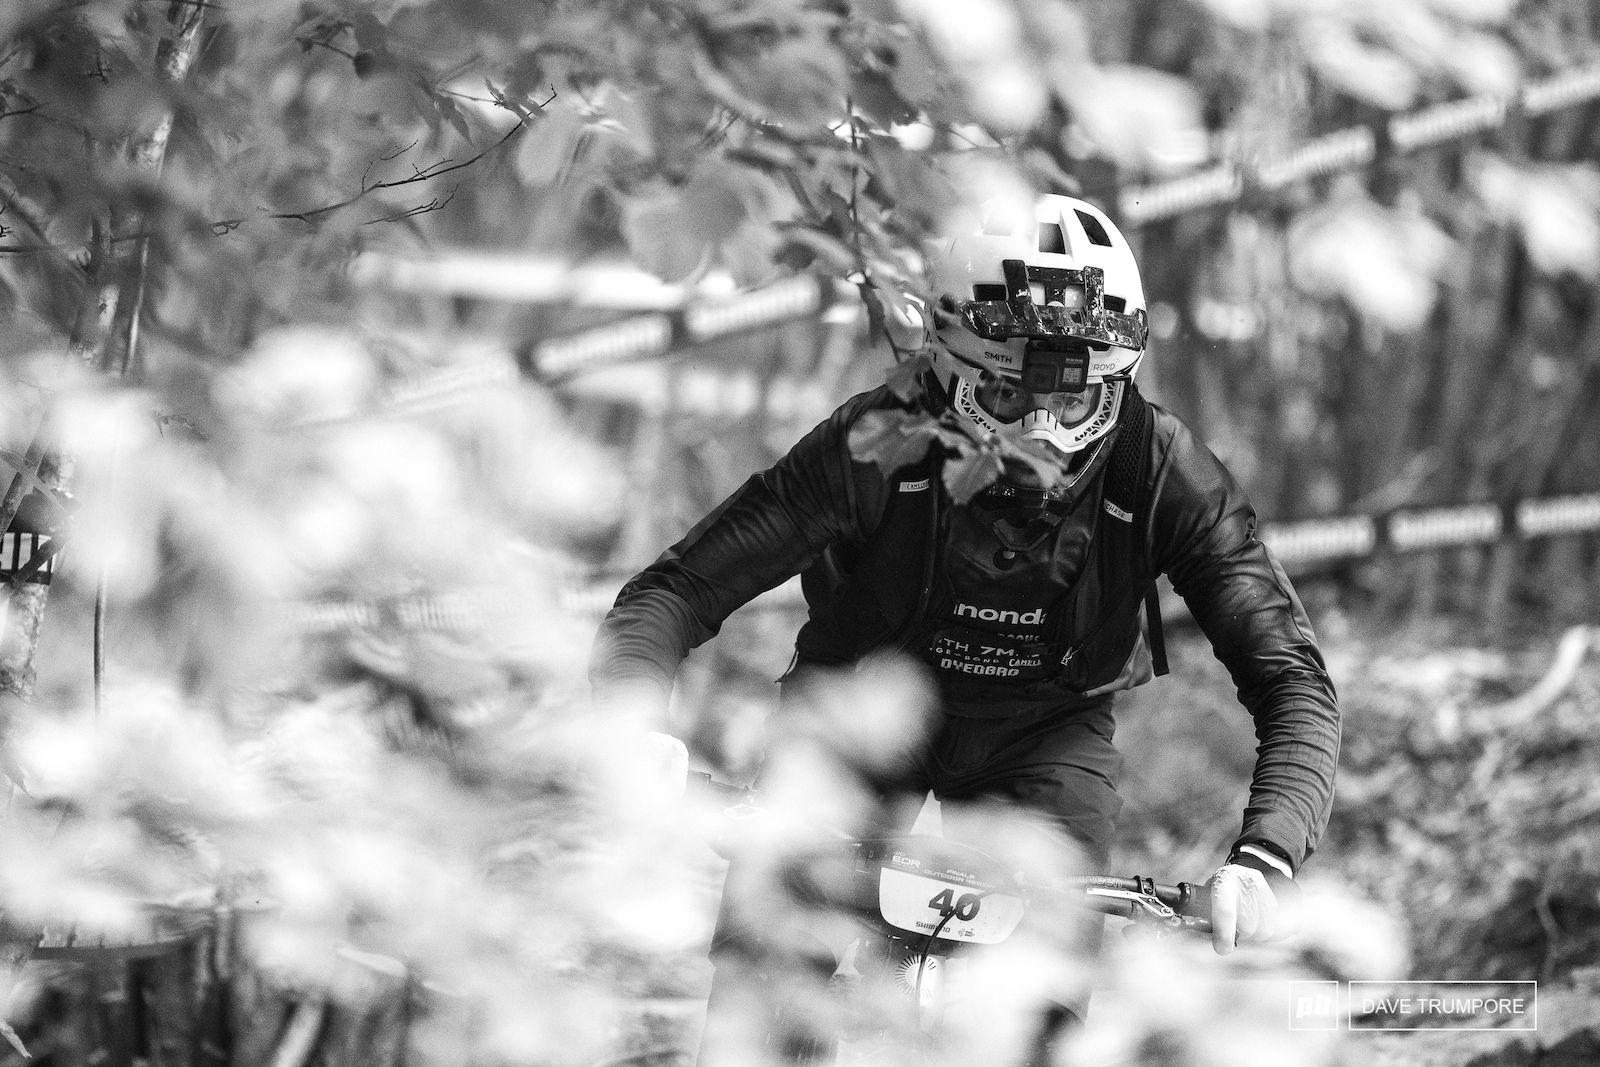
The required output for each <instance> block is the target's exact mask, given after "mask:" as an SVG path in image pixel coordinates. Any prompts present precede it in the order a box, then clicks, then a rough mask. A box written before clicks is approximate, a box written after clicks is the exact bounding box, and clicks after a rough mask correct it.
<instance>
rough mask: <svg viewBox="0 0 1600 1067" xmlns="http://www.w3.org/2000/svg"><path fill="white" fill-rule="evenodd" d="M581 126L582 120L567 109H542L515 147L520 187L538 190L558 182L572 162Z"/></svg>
mask: <svg viewBox="0 0 1600 1067" xmlns="http://www.w3.org/2000/svg"><path fill="white" fill-rule="evenodd" d="M583 125H584V120H583V116H581V115H579V114H578V113H577V112H576V111H575V110H573V109H572V108H570V107H565V106H562V105H561V104H559V103H556V104H551V105H550V106H549V107H547V108H545V109H544V114H543V115H542V116H541V117H540V118H539V119H538V120H537V121H536V122H535V123H534V125H533V127H532V128H531V129H529V130H528V131H527V132H526V133H525V134H523V136H522V143H521V144H519V145H517V154H516V159H515V163H516V168H517V173H518V174H519V175H521V177H522V181H523V183H524V184H526V185H530V186H534V187H538V186H543V185H549V184H550V183H552V182H554V181H555V180H556V179H557V178H559V177H560V176H561V174H562V173H563V172H564V171H565V170H566V169H567V167H568V166H569V165H570V164H571V162H572V160H573V156H574V154H575V151H576V149H577V145H578V135H579V133H580V132H581V131H582V129H583Z"/></svg>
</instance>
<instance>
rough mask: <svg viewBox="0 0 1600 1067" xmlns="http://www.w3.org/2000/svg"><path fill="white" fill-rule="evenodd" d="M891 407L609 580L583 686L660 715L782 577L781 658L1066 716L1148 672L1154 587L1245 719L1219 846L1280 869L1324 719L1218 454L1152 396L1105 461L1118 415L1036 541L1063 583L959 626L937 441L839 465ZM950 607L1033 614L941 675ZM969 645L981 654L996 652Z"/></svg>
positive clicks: (810, 438) (1329, 769)
mask: <svg viewBox="0 0 1600 1067" xmlns="http://www.w3.org/2000/svg"><path fill="white" fill-rule="evenodd" d="M903 406H904V404H903V402H902V401H900V400H898V399H897V398H896V397H895V396H894V395H893V393H891V392H890V391H889V390H888V389H887V388H880V389H877V390H874V391H872V392H869V393H864V394H861V395H860V396H856V397H854V398H852V399H851V400H849V401H847V402H846V403H845V404H844V405H842V406H841V407H840V408H839V409H838V410H837V411H835V412H834V413H833V415H832V416H830V417H829V418H828V419H827V420H826V421H825V422H823V423H822V424H821V425H819V426H817V427H816V428H815V429H813V430H812V431H811V432H810V433H808V434H807V435H806V436H805V437H804V438H803V439H802V440H801V441H800V442H799V443H798V444H796V445H795V446H794V448H793V449H791V450H790V451H789V453H788V454H787V455H786V456H784V457H783V458H782V459H780V460H779V461H778V462H777V464H775V465H774V466H773V467H772V468H771V469H769V470H766V471H763V472H761V473H759V474H756V475H754V476H752V477H751V478H750V479H749V481H747V482H746V483H745V484H744V485H743V486H742V487H741V488H740V489H739V490H738V491H737V492H735V493H734V494H733V495H732V496H731V497H729V498H728V499H727V500H726V501H724V502H723V503H722V504H721V505H720V506H719V507H718V508H717V509H716V510H715V511H713V512H712V513H711V514H710V515H708V516H707V517H706V518H705V519H704V520H702V521H701V522H700V523H699V524H698V525H697V526H696V527H695V528H694V529H693V530H691V531H690V532H689V534H688V535H687V536H686V537H684V539H683V540H682V541H680V542H678V543H677V544H676V545H674V546H672V547H671V548H670V549H668V550H667V551H666V552H665V553H664V554H663V555H662V556H661V558H660V559H658V560H657V561H656V562H655V563H653V564H651V565H650V566H649V567H647V568H646V569H645V570H644V571H642V572H641V573H640V574H638V575H637V576H636V577H634V578H633V579H632V580H631V581H630V582H629V583H628V584H627V585H626V586H624V587H623V590H622V592H621V594H620V595H619V596H618V598H617V601H616V604H615V606H613V608H612V609H611V611H610V613H609V614H608V615H607V616H606V619H605V621H604V623H603V624H602V626H601V630H600V635H599V638H598V641H597V644H596V653H595V658H594V662H593V664H592V665H591V671H590V673H591V679H592V681H593V683H594V686H595V690H596V692H597V694H600V695H603V694H605V693H606V692H607V691H610V690H613V689H616V688H619V687H624V686H630V687H637V686H639V685H640V684H641V683H643V684H646V685H648V686H651V687H654V688H655V689H656V690H658V692H659V695H660V698H661V702H662V706H663V707H664V706H665V701H666V698H667V696H668V695H669V694H670V692H671V689H672V682H673V678H674V676H675V675H676V673H677V669H678V667H679V665H680V664H681V662H682V661H683V659H684V657H685V656H686V655H687V654H688V652H689V650H690V649H691V648H694V647H695V646H697V645H700V644H701V643H703V642H705V641H707V640H709V639H710V638H711V637H713V636H714V635H715V634H716V633H717V631H718V629H719V628H720V626H721V624H722V621H723V620H724V619H726V618H727V617H728V615H729V614H731V613H732V612H733V611H734V610H735V609H736V608H738V607H740V606H741V605H743V604H745V603H747V602H749V601H750V600H751V599H753V598H754V597H756V596H757V595H759V594H760V593H762V592H765V591H766V590H768V589H772V588H774V587H776V586H777V585H779V584H781V583H782V582H784V581H785V580H787V579H788V578H790V577H792V576H794V575H795V574H800V575H802V577H801V583H802V587H803V589H804V592H805V598H806V602H807V605H808V608H809V615H810V617H809V619H808V621H807V622H806V624H805V625H804V627H802V629H801V631H800V634H799V637H798V639H797V641H796V645H797V653H798V655H799V657H800V659H801V660H802V661H806V662H815V663H849V662H851V661H853V660H856V659H858V658H860V657H861V656H862V655H865V654H866V653H868V652H873V651H878V650H882V649H885V648H901V649H904V650H905V651H907V652H909V653H911V654H913V655H919V656H921V657H922V658H923V659H924V661H925V662H928V663H929V665H930V667H932V668H934V671H933V673H934V675H935V677H936V678H938V680H939V684H940V688H941V692H942V693H943V695H944V697H945V699H946V703H947V707H949V708H950V709H951V710H954V711H955V713H957V714H969V715H975V716H983V715H995V714H1005V713H1006V710H1007V709H1010V708H1019V707H1023V706H1031V707H1037V706H1038V705H1039V704H1041V703H1048V704H1050V705H1053V706H1059V707H1060V708H1061V710H1062V712H1063V713H1070V711H1071V710H1072V709H1073V707H1074V706H1081V705H1082V704H1085V703H1089V702H1098V701H1100V700H1104V699H1106V697H1107V694H1110V693H1112V692H1114V691H1116V690H1119V689H1125V688H1129V687H1131V686H1133V685H1137V684H1140V683H1141V682H1143V681H1145V680H1148V679H1149V677H1150V676H1151V672H1150V668H1149V655H1148V653H1147V651H1146V644H1145V641H1144V639H1143V632H1142V628H1141V625H1140V622H1141V615H1140V610H1139V608H1140V603H1141V601H1142V599H1143V596H1144V594H1145V592H1146V591H1147V590H1148V588H1149V583H1150V582H1151V581H1153V580H1154V578H1155V577H1156V576H1157V575H1158V574H1165V575H1167V576H1168V577H1169V578H1170V579H1171V582H1172V585H1173V588H1174V589H1175V590H1176V591H1177V592H1178V593H1179V594H1180V595H1181V596H1182V597H1183V598H1184V600H1185V602H1186V603H1187V605H1188V607H1189V610H1190V611H1191V613H1192V614H1193V615H1194V617H1195V619H1196V620H1198V621H1199V623H1200V626H1201V628H1202V629H1203V630H1204V631H1205V634H1206V636H1207V637H1208V638H1210V641H1211V646H1212V649H1213V650H1214V652H1215V653H1216V655H1217V658H1218V659H1219V660H1221V661H1222V663H1223V664H1224V665H1225V666H1226V667H1227V668H1228V670H1229V672H1230V674H1231V675H1232V678H1233V681H1234V684H1235V685H1236V686H1237V687H1238V694H1239V700H1240V702H1241V703H1242V704H1243V705H1244V706H1245V707H1246V708H1247V709H1248V710H1249V712H1250V714H1251V716H1252V717H1253V718H1254V720H1255V727H1256V737H1257V740H1258V742H1259V744H1258V748H1257V758H1256V765H1255V772H1254V776H1253V778H1252V782H1251V788H1250V798H1249V804H1248V806H1247V807H1246V809H1245V814H1244V825H1243V829H1242V831H1241V834H1240V836H1239V838H1238V843H1239V844H1243V843H1247V842H1254V843H1259V844H1265V845H1268V846H1270V847H1271V848H1272V850H1273V851H1275V852H1278V853H1280V854H1281V855H1283V856H1284V857H1285V858H1287V859H1288V860H1289V862H1290V863H1291V864H1292V865H1293V867H1294V868H1295V869H1297V870H1298V868H1299V866H1300V864H1301V862H1302V861H1303V860H1304V859H1305V857H1306V856H1307V855H1309V854H1310V853H1311V851H1312V850H1313V849H1314V848H1315V847H1316V843H1317V840H1318V838H1319V837H1320V836H1321V833H1322V831H1323V829H1324V828H1325V826H1326V824H1327V818H1328V812H1329V808H1330V806H1331V802H1332V796H1333V778H1334V767H1335V764H1336V762H1337V758H1338V746H1339V717H1338V709H1337V705H1336V702H1335V695H1334V689H1333V684H1332V682H1331V681H1330V680H1329V678H1328V674H1327V670H1326V668H1325V667H1324V665H1323V660H1322V655H1321V653H1320V652H1319V650H1318V648H1317V643H1316V636H1315V634H1314V633H1313V632H1312V630H1311V626H1310V623H1309V622H1308V621H1307V619H1306V615H1305V611H1304V609H1303V608H1302V607H1301V605H1300V601H1299V599H1298V598H1297V597H1296V595H1295V593H1294V589H1293V588H1292V587H1291V585H1290V584H1289V580H1288V578H1287V577H1286V576H1285V575H1284V573H1283V570H1282V568H1281V567H1280V566H1279V565H1278V563H1277V561H1276V560H1275V559H1273V557H1272V554H1271V553H1270V552H1269V551H1268V550H1267V547H1266V546H1265V545H1264V544H1262V543H1261V541H1260V540H1258V539H1257V538H1256V536H1255V527H1256V516H1255V512H1254V510H1253V509H1252V508H1251V506H1250V503H1249V501H1248V500H1247V499H1246V497H1245V494H1244V492H1243V490H1242V489H1240V487H1239V485H1238V483H1236V482H1235V481H1234V479H1233V478H1232V476H1231V475H1229V473H1228V471H1227V470H1226V469H1225V468H1224V467H1223V466H1222V463H1221V462H1220V461H1219V460H1218V459H1217V458H1216V457H1215V456H1214V455H1212V453H1211V452H1210V450H1209V449H1207V448H1206V447H1205V446H1204V445H1202V444H1201V443H1200V442H1198V441H1197V440H1195V438H1194V436H1193V435H1192V434H1191V433H1190V431H1189V430H1188V428H1187V427H1186V426H1184V424H1183V423H1182V422H1181V421H1179V419H1178V418H1177V417H1176V416H1174V415H1172V414H1171V413H1170V412H1167V411H1165V410H1163V409H1161V408H1159V407H1157V406H1155V405H1153V404H1152V405H1149V406H1148V411H1149V419H1150V426H1149V429H1148V430H1146V431H1144V433H1143V437H1142V438H1140V439H1138V441H1137V443H1136V444H1135V443H1133V442H1130V444H1129V447H1127V448H1124V449H1123V450H1121V452H1120V453H1119V452H1117V450H1115V449H1113V448H1112V441H1113V439H1114V438H1115V437H1116V435H1119V434H1123V433H1125V432H1129V431H1128V426H1127V425H1126V424H1127V422H1128V420H1127V418H1126V417H1124V419H1123V420H1122V421H1123V424H1122V425H1120V426H1119V427H1118V429H1117V430H1115V431H1113V434H1112V435H1111V437H1110V438H1108V439H1107V442H1106V444H1105V445H1103V446H1102V448H1101V449H1100V452H1099V454H1097V456H1096V457H1095V459H1094V460H1093V461H1091V464H1090V465H1089V467H1088V468H1087V469H1086V470H1085V471H1084V473H1083V474H1082V476H1081V477H1080V478H1079V479H1078V481H1077V483H1076V484H1075V485H1074V487H1073V494H1074V495H1073V502H1072V504H1071V506H1070V509H1068V510H1067V513H1066V514H1065V517H1064V519H1063V520H1062V521H1061V522H1060V523H1059V525H1058V526H1057V527H1056V529H1055V531H1054V533H1053V534H1052V536H1051V537H1050V538H1049V539H1048V540H1047V542H1046V545H1045V548H1044V550H1043V551H1044V552H1045V553H1046V554H1049V553H1050V552H1054V553H1055V559H1054V563H1055V565H1056V566H1057V569H1058V571H1059V572H1061V573H1065V574H1066V575H1067V576H1068V578H1067V579H1066V580H1067V581H1070V583H1071V587H1070V589H1068V590H1066V591H1065V593H1064V595H1062V596H1059V597H1057V598H1055V599H1053V600H1051V601H1050V602H1049V603H1048V604H1046V602H1044V601H1040V602H1039V603H1038V606H1037V609H1036V610H1034V611H1028V610H1023V609H1025V608H1027V607H1030V606H1031V605H1026V604H1022V605H1018V610H1017V611H1016V612H1015V613H1012V612H1006V613H1004V614H1002V613H1001V612H999V611H997V610H995V609H988V610H986V612H985V614H984V619H985V620H988V619H991V618H998V619H999V620H1000V621H999V622H998V623H984V622H979V621H978V620H976V618H969V616H973V615H975V612H976V608H975V606H973V605H968V604H962V605H959V607H958V606H957V605H956V603H955V601H956V600H957V599H958V595H957V592H956V587H955V586H954V584H953V583H952V580H951V578H950V575H951V574H952V573H954V572H957V571H959V568H958V567H956V566H955V564H957V563H960V562H961V561H959V560H951V559H947V558H946V556H947V555H948V550H950V549H951V547H952V538H953V536H954V534H953V531H955V530H960V529H961V528H962V527H963V522H962V521H959V520H964V519H966V518H968V516H967V515H965V514H964V511H965V510H966V509H965V508H963V507H960V506H958V505H955V504H954V503H953V502H952V501H951V499H950V497H949V495H948V494H947V493H945V492H944V491H943V487H942V484H941V480H940V472H941V459H940V456H939V454H938V450H937V449H934V450H933V451H932V452H931V453H930V454H929V455H927V456H926V457H925V458H923V459H922V460H921V461H920V462H918V463H916V464H913V465H912V466H909V467H905V468H902V469H900V470H896V471H889V472H885V471H883V470H881V469H880V468H879V467H878V466H877V465H875V464H873V463H869V462H864V461H862V460H861V459H859V458H857V457H855V456H853V455H852V453H851V448H850V442H849V438H850V430H851V428H852V427H853V426H854V425H855V424H856V423H857V421H858V420H860V419H861V417H862V416H863V414H865V413H866V412H869V411H872V410H875V409H888V408H895V407H903ZM1145 442H1148V443H1147V444H1144V443H1145ZM1139 445H1143V447H1138V446H1139ZM1146 449H1147V450H1148V454H1147V455H1144V454H1143V453H1144V452H1145V451H1146ZM1133 451H1137V452H1139V453H1141V455H1140V457H1139V458H1140V460H1141V462H1140V464H1139V466H1138V468H1137V470H1138V476H1137V477H1138V481H1139V483H1140V484H1139V489H1140V492H1139V493H1138V494H1137V500H1138V502H1139V503H1138V505H1137V508H1136V507H1135V505H1134V504H1133V503H1132V502H1131V501H1125V502H1115V501H1112V500H1110V499H1109V498H1103V490H1104V487H1105V483H1106V481H1107V477H1106V467H1107V457H1108V456H1111V455H1123V456H1126V455H1127V454H1128V453H1129V452H1133ZM1097 468H1098V469H1097ZM1124 480H1127V479H1124ZM973 506H976V505H973ZM952 519H956V520H958V521H955V522H952ZM966 525H969V526H970V523H967V524H966ZM961 543H963V544H965V543H967V542H961ZM969 571H970V568H969ZM954 610H959V612H960V613H961V618H960V619H958V620H956V621H959V622H963V623H965V622H972V623H973V624H974V625H979V626H984V627H985V629H986V631H988V632H993V631H995V630H996V628H997V627H998V628H999V630H1001V631H1004V630H1005V629H1007V628H1008V627H1007V624H1009V623H1011V622H1013V621H1014V620H1015V619H1021V620H1023V621H1024V622H1026V623H1034V622H1036V621H1039V620H1043V621H1042V622H1041V623H1040V625H1038V626H1035V627H1034V629H1035V630H1036V632H1034V633H1012V634H1011V635H1010V637H1014V638H1018V639H1019V640H1022V639H1026V640H1027V641H1028V642H1029V643H1027V644H1026V646H1025V647H1001V648H1000V653H1001V657H1000V658H998V659H995V658H994V657H990V658H989V659H988V660H984V659H983V658H981V657H980V658H978V659H975V660H974V659H970V658H969V659H968V660H967V661H961V662H957V663H956V664H955V666H956V668H957V669H954V670H952V669H949V668H951V666H952V664H951V662H950V659H949V658H948V657H945V658H943V659H941V651H942V650H943V649H948V648H951V647H961V648H968V647H974V646H975V644H977V642H968V641H964V640H962V638H963V637H964V632H963V631H961V630H960V629H955V630H952V629H950V624H951V622H952V619H953V618H954V616H953V614H952V612H953V611H954ZM1009 628H1010V629H1012V630H1015V629H1017V628H1016V627H1014V626H1012V627H1009ZM979 636H980V637H983V642H982V643H984V644H986V645H988V646H989V647H986V648H985V649H984V652H985V653H988V652H992V651H994V647H993V646H996V645H999V646H1007V645H1008V644H1010V642H1008V641H1006V640H999V639H994V638H989V637H984V636H983V634H981V633H980V634H979ZM1007 653H1009V654H1010V658H1006V654H1007ZM957 658H958V660H959V659H960V657H959V656H958V657H957ZM986 663H987V664H988V665H987V666H986V665H985V664H986ZM1006 664H1025V665H1027V666H1026V667H1024V668H1023V669H1022V670H1020V671H1017V670H1012V669H1011V668H1009V667H1007V666H1006ZM941 665H942V666H943V667H944V668H946V669H945V670H940V669H939V668H940V667H941ZM984 671H989V672H992V673H990V674H988V675H984V674H983V672H984Z"/></svg>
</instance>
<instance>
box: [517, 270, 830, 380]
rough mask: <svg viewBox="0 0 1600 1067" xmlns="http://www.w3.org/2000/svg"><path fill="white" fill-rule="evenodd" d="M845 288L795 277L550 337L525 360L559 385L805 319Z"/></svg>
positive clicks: (538, 374)
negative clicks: (579, 376) (575, 377)
mask: <svg viewBox="0 0 1600 1067" xmlns="http://www.w3.org/2000/svg"><path fill="white" fill-rule="evenodd" d="M845 288H846V287H845V286H843V284H842V283H839V284H836V283H834V282H832V281H831V280H829V279H825V278H821V277H818V276H817V275H814V274H800V275H796V276H795V277H793V278H785V279H784V280H782V281H780V282H774V283H773V284H771V285H767V286H763V287H761V288H760V289H751V290H749V291H747V292H742V293H737V294H734V295H732V296H728V297H725V298H723V299H720V300H702V301H697V302H695V303H692V304H689V305H687V306H686V307H684V308H683V309H682V310H680V311H672V312H663V313H661V314H653V315H639V316H635V317H634V318H629V319H624V320H622V321H621V322H614V323H611V324H609V325H606V326H597V327H595V328H594V329H592V330H584V331H583V332H581V333H575V334H569V335H567V336H564V337H551V338H548V339H546V340H543V341H540V342H539V343H538V344H537V345H535V346H534V348H533V351H532V352H531V353H530V354H529V357H528V362H529V365H530V367H531V369H532V371H533V374H534V376H535V377H536V378H538V379H540V380H541V381H546V382H559V381H562V380H563V379H566V378H570V377H572V376H573V375H576V374H581V373H583V372H585V371H591V370H598V369H599V368H601V367H609V366H613V365H615V364H617V363H626V362H632V361H634V360H639V359H650V358H652V357H655V356H664V355H666V354H667V353H668V352H669V351H671V350H672V349H674V348H678V347H681V346H683V345H688V344H704V343H706V342H707V341H714V340H716V339H717V338H719V337H727V336H729V335H731V334H735V333H746V332H749V331H751V330H759V329H762V328H765V327H768V326H776V325H778V324H780V323H784V322H789V321H791V320H794V319H803V318H809V317H811V316H813V315H818V314H821V313H822V312H823V311H825V310H826V309H827V308H828V306H829V305H830V304H833V303H835V302H837V301H838V300H839V299H841V297H842V291H843V290H844V289H845Z"/></svg>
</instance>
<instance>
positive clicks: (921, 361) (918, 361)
mask: <svg viewBox="0 0 1600 1067" xmlns="http://www.w3.org/2000/svg"><path fill="white" fill-rule="evenodd" d="M931 370H933V360H932V359H931V358H930V357H928V356H927V355H918V356H912V357H911V358H910V359H906V360H901V361H900V362H899V363H896V364H895V365H894V366H892V367H890V368H889V374H888V376H887V377H886V378H885V379H884V384H885V385H887V386H888V387H889V391H890V392H891V393H893V394H894V395H895V396H897V397H899V398H900V399H901V400H904V401H905V402H906V403H908V404H909V403H911V401H913V400H915V399H916V398H917V397H919V396H921V395H922V376H923V375H925V374H927V373H928V372H929V371H931Z"/></svg>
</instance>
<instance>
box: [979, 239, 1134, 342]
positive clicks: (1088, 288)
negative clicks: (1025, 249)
mask: <svg viewBox="0 0 1600 1067" xmlns="http://www.w3.org/2000/svg"><path fill="white" fill-rule="evenodd" d="M1000 267H1001V270H1002V271H1003V272H1004V276H1005V296H1004V298H1003V299H1000V300H966V301H958V302H957V303H956V311H957V312H958V313H959V314H960V316H961V320H962V322H963V323H964V324H965V325H966V327H967V329H969V330H971V331H972V332H973V333H975V334H977V335H978V336H979V337H982V338H984V339H985V340H988V341H1007V340H1010V339H1011V338H1013V337H1047V338H1064V339H1067V338H1070V339H1072V340H1077V341H1084V342H1087V343H1090V344H1100V345H1116V346H1117V347H1118V348H1131V349H1134V350H1136V351H1137V350H1142V349H1143V348H1144V346H1145V341H1146V337H1147V334H1148V332H1149V329H1148V326H1147V321H1146V316H1145V313H1144V309H1143V308H1139V309H1136V310H1135V311H1134V312H1133V314H1131V315H1129V314H1126V313H1124V312H1121V311H1110V310H1108V309H1107V308H1106V306H1105V303H1106V300H1105V285H1106V281H1105V279H1106V275H1105V271H1103V270H1101V269H1100V268H1099V267H1084V268H1083V269H1082V270H1068V269H1067V268H1065V267H1035V266H1031V265H1029V264H1028V263H1025V262H1023V261H1022V260H1020V259H1004V260H1001V261H1000ZM979 288H981V287H979ZM1035 291H1037V292H1038V293H1039V295H1040V296H1042V297H1043V300H1042V301H1037V302H1036V301H1035V300H1034V293H1035Z"/></svg>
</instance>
